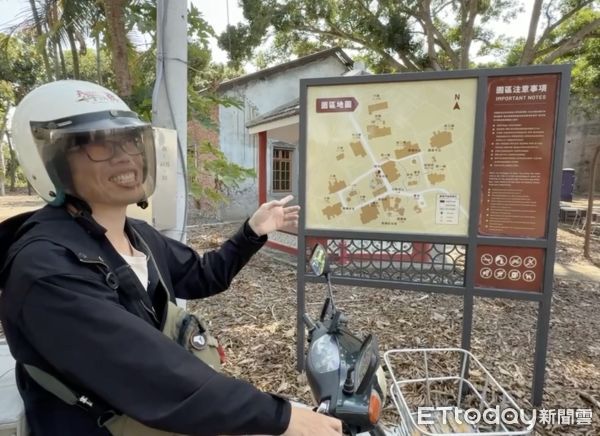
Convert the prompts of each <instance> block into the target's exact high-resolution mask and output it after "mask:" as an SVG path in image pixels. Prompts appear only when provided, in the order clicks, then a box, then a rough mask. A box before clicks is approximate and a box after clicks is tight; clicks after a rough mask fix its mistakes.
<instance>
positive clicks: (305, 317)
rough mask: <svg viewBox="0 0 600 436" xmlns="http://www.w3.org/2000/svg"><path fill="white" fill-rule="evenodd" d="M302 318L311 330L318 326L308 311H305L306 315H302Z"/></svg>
mask: <svg viewBox="0 0 600 436" xmlns="http://www.w3.org/2000/svg"><path fill="white" fill-rule="evenodd" d="M302 320H303V321H304V325H305V326H306V328H307V329H308V330H309V331H310V330H314V329H316V328H317V325H316V324H315V322H314V321H313V320H312V319H311V318H310V316H308V314H307V313H305V314H304V315H302Z"/></svg>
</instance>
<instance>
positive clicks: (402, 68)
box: [296, 26, 417, 71]
mask: <svg viewBox="0 0 600 436" xmlns="http://www.w3.org/2000/svg"><path fill="white" fill-rule="evenodd" d="M296 30H297V31H305V32H310V33H315V34H317V35H323V36H330V37H333V38H344V39H347V40H349V41H353V42H356V43H357V44H360V45H361V46H362V47H363V48H370V49H371V50H374V51H375V52H376V53H378V54H380V55H381V56H383V58H384V59H385V60H386V61H387V62H388V63H390V64H391V66H393V67H395V68H397V69H398V70H399V71H410V70H416V69H417V67H416V65H402V64H401V63H399V62H398V61H397V60H396V59H394V57H393V56H390V54H389V53H387V52H386V51H385V50H383V49H381V48H376V47H371V46H370V45H369V44H368V43H367V41H365V40H362V39H360V38H357V37H356V36H354V35H350V34H347V33H345V32H342V31H340V30H339V29H338V32H331V31H327V30H322V29H319V28H318V27H312V26H300V27H298V28H296Z"/></svg>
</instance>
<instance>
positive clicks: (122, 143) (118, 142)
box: [67, 135, 144, 162]
mask: <svg viewBox="0 0 600 436" xmlns="http://www.w3.org/2000/svg"><path fill="white" fill-rule="evenodd" d="M78 142H79V141H75V143H74V144H72V145H70V146H69V147H67V152H68V153H69V152H75V151H77V150H84V151H85V153H86V154H87V156H88V158H89V159H90V160H91V161H93V162H104V161H107V160H110V159H112V158H113V157H114V156H115V150H116V149H117V147H119V148H120V149H121V151H122V152H123V153H125V154H127V155H129V156H138V155H140V154H142V153H143V152H144V145H143V143H142V140H141V138H140V137H139V136H137V135H117V136H111V137H110V138H103V139H96V140H92V141H91V142H85V143H83V144H82V143H78Z"/></svg>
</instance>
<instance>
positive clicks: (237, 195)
mask: <svg viewBox="0 0 600 436" xmlns="http://www.w3.org/2000/svg"><path fill="white" fill-rule="evenodd" d="M345 71H346V68H345V67H344V65H343V64H342V63H341V62H340V61H339V60H338V59H337V58H335V57H333V56H332V57H329V58H327V59H322V60H319V61H315V62H312V63H310V64H306V65H302V66H299V67H296V68H293V69H289V70H286V71H282V72H280V73H277V74H273V75H270V76H268V77H266V78H263V79H260V80H252V81H250V82H246V83H243V84H241V85H239V86H236V87H235V88H232V89H230V90H228V91H226V92H225V95H226V96H227V97H231V98H236V99H238V100H241V101H242V102H243V103H244V108H243V109H242V110H240V109H237V108H234V107H230V108H226V107H223V106H220V107H219V145H220V148H221V150H222V151H223V153H225V156H227V158H228V159H229V160H230V161H232V162H235V163H237V164H238V165H242V166H244V167H246V168H253V169H254V170H255V171H256V173H257V176H258V136H257V135H248V130H247V129H246V123H247V122H248V121H250V120H252V119H254V118H256V117H258V116H259V115H261V114H264V113H267V112H270V111H271V110H273V109H275V108H276V107H278V106H281V105H283V104H285V103H288V102H290V101H292V100H293V99H294V98H298V96H299V95H300V79H305V78H312V77H331V76H339V75H341V74H342V73H344V72H345ZM269 148H270V147H269ZM270 155H271V153H268V156H267V159H270ZM296 155H297V152H296ZM268 162H270V161H268ZM269 167H270V165H269ZM257 207H258V177H257V178H256V179H253V180H248V181H246V182H245V183H243V184H242V185H241V186H240V189H238V190H237V192H234V193H231V195H230V203H229V204H228V205H225V206H223V207H222V208H221V213H220V218H221V219H223V220H234V219H243V218H245V217H247V216H250V215H251V214H252V212H253V211H254V210H255V209H256V208H257Z"/></svg>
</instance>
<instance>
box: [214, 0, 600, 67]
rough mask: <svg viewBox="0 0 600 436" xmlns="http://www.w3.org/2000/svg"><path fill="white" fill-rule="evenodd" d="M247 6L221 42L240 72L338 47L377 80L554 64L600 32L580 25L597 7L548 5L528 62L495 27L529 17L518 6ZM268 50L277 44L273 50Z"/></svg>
mask: <svg viewBox="0 0 600 436" xmlns="http://www.w3.org/2000/svg"><path fill="white" fill-rule="evenodd" d="M528 1H529V0H528ZM531 1H533V0H531ZM594 2H595V3H594ZM472 3H475V6H476V7H475V8H474V9H473V10H471V9H470V7H471V4H472ZM240 4H241V5H242V6H243V10H244V16H245V18H246V20H247V24H238V25H236V26H230V27H229V28H227V29H226V31H225V32H223V33H222V34H221V35H220V36H219V46H220V47H221V48H222V49H224V50H226V51H228V53H229V58H230V61H231V64H232V65H234V66H237V65H241V64H242V63H244V62H245V61H248V60H251V59H252V60H256V61H257V64H258V65H259V66H260V67H265V66H267V65H272V64H273V63H276V62H281V61H284V60H289V59H290V57H291V56H293V55H299V53H303V52H304V48H305V47H310V48H312V49H313V52H314V51H315V49H317V48H324V47H332V46H341V47H343V48H345V49H352V50H356V51H358V55H353V56H354V57H355V58H357V59H361V60H363V61H366V62H367V65H368V66H369V67H370V69H371V70H373V71H375V72H378V73H380V72H397V71H418V70H427V69H435V70H440V69H457V68H473V67H477V65H476V64H474V63H473V61H472V58H473V57H474V56H484V55H495V56H496V57H498V58H501V57H504V56H507V64H508V65H518V64H521V65H529V64H531V63H539V62H541V61H543V60H544V59H549V60H548V62H554V61H556V57H558V56H559V55H561V56H562V51H566V52H573V51H574V47H572V45H571V43H572V42H573V40H572V38H580V39H581V40H586V39H590V38H594V37H597V34H594V31H596V32H597V30H598V27H600V22H598V23H593V25H592V26H591V27H590V28H585V29H583V26H582V25H579V24H577V22H578V20H580V18H578V17H579V15H580V14H581V13H584V12H586V11H587V12H589V11H592V10H594V7H595V8H596V9H595V10H597V8H598V3H597V0H544V1H543V2H542V8H541V10H540V14H539V18H540V20H539V26H538V27H537V30H536V34H535V35H532V39H531V41H530V45H528V46H527V56H522V55H523V50H524V48H526V45H525V41H511V40H510V39H508V38H506V37H504V36H503V35H499V34H498V33H497V31H496V29H495V28H494V23H496V22H498V21H503V22H506V23H510V22H511V20H513V19H514V18H515V17H516V16H517V14H520V13H524V8H523V7H522V2H521V1H517V0H477V1H474V2H473V1H466V0H463V1H447V0H428V1H421V0H373V1H364V0H240ZM594 5H595V6H594ZM585 24H590V22H589V21H588V22H587V23H585ZM560 29H563V32H562V35H561V34H560V33H561V32H560ZM582 29H583V30H585V31H584V32H583V33H582V34H578V33H577V32H578V31H580V30H582ZM594 29H595V30H594ZM265 43H268V44H270V45H267V47H268V48H267V49H266V50H265V48H264V47H265ZM258 47H260V52H259V55H258V57H256V49H257V48H258Z"/></svg>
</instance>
